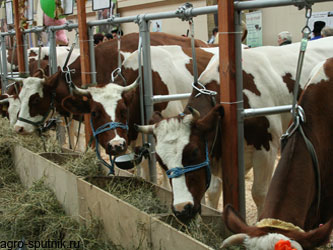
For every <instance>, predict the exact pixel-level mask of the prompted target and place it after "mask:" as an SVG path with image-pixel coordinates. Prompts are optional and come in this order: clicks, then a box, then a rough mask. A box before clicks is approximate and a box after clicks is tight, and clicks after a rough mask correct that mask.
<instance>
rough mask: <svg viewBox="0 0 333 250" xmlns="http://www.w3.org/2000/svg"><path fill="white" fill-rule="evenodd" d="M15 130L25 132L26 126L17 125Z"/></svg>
mask: <svg viewBox="0 0 333 250" xmlns="http://www.w3.org/2000/svg"><path fill="white" fill-rule="evenodd" d="M15 131H16V133H23V132H24V128H23V127H21V126H16V127H15Z"/></svg>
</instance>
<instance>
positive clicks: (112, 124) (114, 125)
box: [90, 117, 128, 174]
mask: <svg viewBox="0 0 333 250" xmlns="http://www.w3.org/2000/svg"><path fill="white" fill-rule="evenodd" d="M90 126H91V130H92V132H93V136H94V138H95V142H96V145H95V148H96V155H97V158H98V159H99V160H100V161H101V162H102V163H103V165H104V166H106V167H107V168H108V169H109V170H110V172H109V174H114V162H115V157H114V158H113V159H112V156H111V155H109V157H110V163H111V165H110V164H109V163H107V162H106V161H105V160H104V159H103V158H102V157H101V155H100V153H99V149H98V138H97V135H99V134H101V133H103V132H106V131H108V130H114V129H116V128H122V129H126V130H128V126H127V125H125V124H123V123H121V122H108V123H105V124H104V125H102V126H100V127H99V128H98V129H96V130H94V126H93V123H92V118H91V117H90Z"/></svg>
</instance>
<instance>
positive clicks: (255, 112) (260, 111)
mask: <svg viewBox="0 0 333 250" xmlns="http://www.w3.org/2000/svg"><path fill="white" fill-rule="evenodd" d="M292 106H293V105H283V106H276V107H267V108H256V109H245V110H243V112H242V116H243V117H244V118H249V117H256V116H263V115H275V114H280V113H286V112H289V111H290V110H291V109H292Z"/></svg>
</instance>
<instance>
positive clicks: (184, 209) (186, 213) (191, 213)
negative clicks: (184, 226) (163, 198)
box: [172, 202, 200, 223]
mask: <svg viewBox="0 0 333 250" xmlns="http://www.w3.org/2000/svg"><path fill="white" fill-rule="evenodd" d="M172 210H173V213H174V214H175V215H176V217H177V218H178V219H179V220H180V221H182V222H184V223H188V222H189V221H190V220H191V219H193V218H194V217H195V216H196V214H197V213H198V212H199V210H200V209H195V208H194V206H193V204H192V203H191V202H184V203H180V204H177V205H175V206H173V208H172Z"/></svg>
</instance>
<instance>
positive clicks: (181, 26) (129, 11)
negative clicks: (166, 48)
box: [118, 0, 208, 41]
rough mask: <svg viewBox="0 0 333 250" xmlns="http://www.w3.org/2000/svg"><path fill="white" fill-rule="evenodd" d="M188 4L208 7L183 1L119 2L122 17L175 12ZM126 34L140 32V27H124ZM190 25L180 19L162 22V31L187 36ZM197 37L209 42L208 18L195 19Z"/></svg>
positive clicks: (204, 4)
mask: <svg viewBox="0 0 333 250" xmlns="http://www.w3.org/2000/svg"><path fill="white" fill-rule="evenodd" d="M186 2H191V3H192V4H193V6H194V7H195V8H197V7H204V6H206V1H205V0H204V1H203V0H199V1H186V0H185V1H183V0H168V1H166V0H142V1H133V0H119V1H118V12H119V13H120V15H121V16H135V15H138V14H144V13H157V12H165V11H175V10H177V8H178V7H179V6H181V5H183V4H184V3H186ZM122 28H123V31H124V33H125V34H127V33H131V32H138V30H139V29H138V25H137V24H135V23H126V24H123V25H122ZM188 28H189V27H188V23H187V22H182V21H181V20H180V19H164V20H162V31H163V32H166V33H170V34H175V35H182V34H186V31H187V29H188ZM194 28H195V37H196V38H198V39H201V40H204V41H207V40H208V28H207V16H206V15H201V16H198V17H195V18H194Z"/></svg>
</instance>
